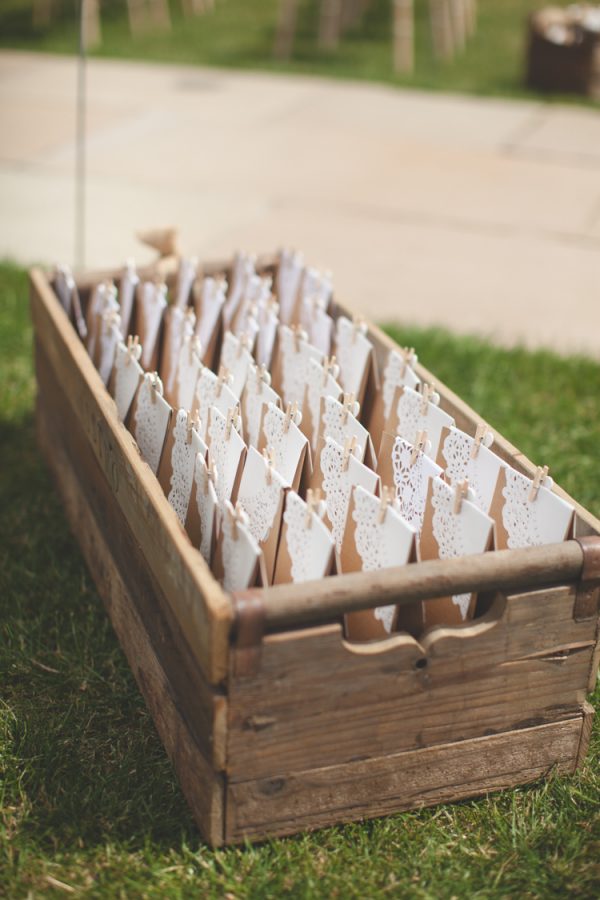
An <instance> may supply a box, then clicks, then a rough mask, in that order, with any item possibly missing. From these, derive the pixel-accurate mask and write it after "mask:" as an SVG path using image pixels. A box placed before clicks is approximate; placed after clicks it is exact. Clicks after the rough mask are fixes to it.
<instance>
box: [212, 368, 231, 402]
mask: <svg viewBox="0 0 600 900" xmlns="http://www.w3.org/2000/svg"><path fill="white" fill-rule="evenodd" d="M230 377H231V376H230V372H229V369H226V368H225V366H224V365H223V364H222V363H221V365H220V366H219V374H218V376H217V379H218V380H217V387H216V390H215V396H216V397H220V396H221V391H222V390H223V385H224V384H225V382H227V381H229V379H230Z"/></svg>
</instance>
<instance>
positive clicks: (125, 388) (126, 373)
mask: <svg viewBox="0 0 600 900" xmlns="http://www.w3.org/2000/svg"><path fill="white" fill-rule="evenodd" d="M141 352H142V348H141V346H140V345H139V344H138V345H137V348H136V350H135V351H130V350H128V349H127V347H126V346H125V344H123V343H119V344H117V350H116V353H115V381H114V398H115V403H116V404H117V413H118V415H119V419H120V420H121V422H124V421H125V419H126V418H127V413H128V412H129V410H130V409H131V404H132V403H133V398H134V397H135V395H136V391H137V389H138V387H139V384H140V381H141V379H142V378H143V377H144V370H143V369H142V367H141V366H140V364H139V362H138V357H139V355H140V354H141Z"/></svg>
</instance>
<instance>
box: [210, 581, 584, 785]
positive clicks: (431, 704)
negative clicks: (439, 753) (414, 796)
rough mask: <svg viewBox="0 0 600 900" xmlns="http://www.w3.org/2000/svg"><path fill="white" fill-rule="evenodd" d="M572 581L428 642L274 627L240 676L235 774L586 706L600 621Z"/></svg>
mask: <svg viewBox="0 0 600 900" xmlns="http://www.w3.org/2000/svg"><path fill="white" fill-rule="evenodd" d="M574 600H575V592H574V590H573V589H572V588H567V587H563V588H556V589H555V590H553V591H548V592H541V593H540V596H538V597H537V598H534V597H533V596H532V595H531V594H522V595H516V596H514V597H510V598H508V599H507V600H506V601H504V600H503V599H502V598H498V600H497V601H496V603H495V604H494V605H493V606H492V608H491V609H490V610H489V611H488V613H487V614H486V615H485V616H483V617H482V618H481V619H480V620H476V621H474V622H472V623H470V624H468V625H465V626H463V627H460V628H443V627H436V628H433V629H432V630H431V631H430V632H429V634H428V635H426V636H425V638H424V639H423V640H422V642H421V643H418V642H417V641H416V640H415V639H414V638H412V637H410V636H409V635H406V634H405V635H402V634H398V635H397V636H395V637H392V638H389V639H388V640H386V641H382V642H378V643H370V644H349V643H348V642H346V641H344V640H343V637H342V630H341V627H340V626H339V625H329V626H322V627H320V628H312V629H305V630H302V631H297V632H290V633H287V634H274V635H269V636H267V637H266V638H265V639H264V641H263V645H262V648H261V656H260V666H259V670H258V671H257V672H256V673H255V674H254V675H245V676H243V677H239V676H238V677H236V676H235V675H234V672H235V664H236V659H235V656H236V653H237V652H238V651H237V650H235V649H234V650H233V651H232V662H231V665H232V674H231V678H230V690H229V725H228V752H227V769H228V773H229V776H230V778H231V780H233V781H237V780H247V779H248V778H250V777H259V776H265V775H271V776H275V775H280V774H284V773H285V772H289V771H294V770H296V769H299V768H309V767H315V768H318V767H320V766H324V765H332V764H334V763H336V762H350V761H351V760H352V759H354V758H359V757H360V758H367V757H371V756H380V755H385V754H388V753H394V752H397V751H399V750H412V749H415V748H418V747H421V746H430V745H432V744H438V743H445V742H448V741H450V740H461V739H463V738H467V737H468V738H471V737H478V736H482V735H485V734H487V733H488V732H499V731H508V730H509V729H511V728H523V727H524V726H525V725H526V724H532V720H533V723H535V724H537V723H539V722H547V721H555V720H557V719H560V718H564V717H565V716H566V715H567V714H571V715H575V714H577V713H578V712H579V711H580V710H581V708H582V704H583V703H584V701H585V696H586V691H587V684H588V678H589V670H590V667H591V665H592V656H593V650H594V644H595V638H596V621H595V620H594V619H589V620H586V621H581V622H575V621H574V620H573V604H574Z"/></svg>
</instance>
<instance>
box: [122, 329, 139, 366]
mask: <svg viewBox="0 0 600 900" xmlns="http://www.w3.org/2000/svg"><path fill="white" fill-rule="evenodd" d="M141 355H142V348H141V347H140V338H139V335H137V334H136V335H135V336H133V337H132V336H131V335H128V337H127V362H126V363H125V365H127V366H128V365H129V363H130V362H131V360H132V359H135V360H138V359H139V358H140V356H141Z"/></svg>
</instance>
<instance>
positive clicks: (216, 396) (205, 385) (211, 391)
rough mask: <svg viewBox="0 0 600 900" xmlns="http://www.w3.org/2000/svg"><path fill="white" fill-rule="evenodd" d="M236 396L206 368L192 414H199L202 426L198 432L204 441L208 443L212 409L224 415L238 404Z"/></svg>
mask: <svg viewBox="0 0 600 900" xmlns="http://www.w3.org/2000/svg"><path fill="white" fill-rule="evenodd" d="M237 402H238V398H237V397H236V396H235V394H234V393H233V391H232V390H231V388H230V387H229V385H228V384H225V383H224V381H223V380H222V379H220V378H219V377H218V376H217V375H215V373H214V372H212V371H211V370H210V369H207V368H206V367H204V368H203V369H202V371H201V372H200V375H199V376H198V384H197V385H196V393H195V394H194V400H193V402H192V413H196V412H197V413H198V416H199V417H200V425H199V427H198V432H199V434H200V437H201V438H202V440H203V441H207V443H208V440H207V437H206V435H207V433H208V425H209V417H210V409H211V408H212V407H214V408H215V409H218V410H219V412H220V413H221V414H222V415H223V416H226V415H227V411H228V410H229V409H233V407H234V406H235V405H236V404H237Z"/></svg>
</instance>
